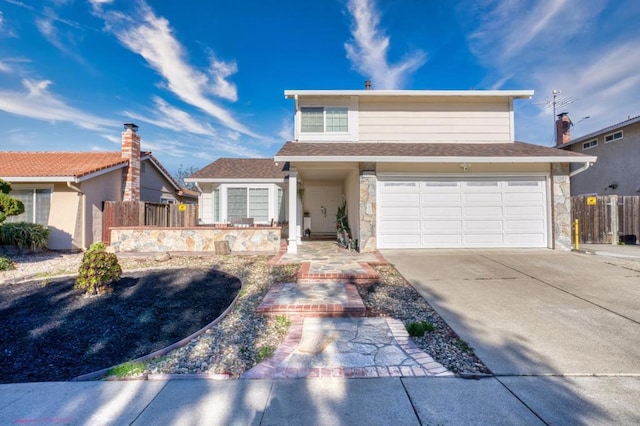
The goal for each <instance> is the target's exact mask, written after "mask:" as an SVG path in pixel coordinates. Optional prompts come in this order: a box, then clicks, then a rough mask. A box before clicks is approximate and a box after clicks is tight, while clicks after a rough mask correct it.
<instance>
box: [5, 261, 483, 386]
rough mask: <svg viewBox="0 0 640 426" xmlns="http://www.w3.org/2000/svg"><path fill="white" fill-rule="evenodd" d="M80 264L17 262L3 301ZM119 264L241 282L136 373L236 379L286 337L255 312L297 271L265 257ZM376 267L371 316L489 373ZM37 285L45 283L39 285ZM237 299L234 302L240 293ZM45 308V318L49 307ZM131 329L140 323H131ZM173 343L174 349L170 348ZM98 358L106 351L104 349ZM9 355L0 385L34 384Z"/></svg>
mask: <svg viewBox="0 0 640 426" xmlns="http://www.w3.org/2000/svg"><path fill="white" fill-rule="evenodd" d="M80 258H81V255H64V256H61V255H58V254H53V253H43V254H40V255H36V256H33V255H32V256H26V257H21V258H14V259H13V260H14V261H15V262H16V264H17V269H16V270H14V271H6V272H0V300H2V301H3V303H4V305H2V306H5V305H6V304H10V301H9V300H7V299H6V298H5V297H7V296H5V294H9V293H4V294H3V293H2V292H3V291H6V288H7V286H18V287H17V288H19V287H20V286H23V287H25V288H26V286H29V285H33V284H30V283H29V282H25V281H21V279H22V278H23V277H31V278H33V275H34V274H38V276H39V277H41V278H42V277H46V280H45V282H47V280H48V281H49V282H50V283H53V282H54V280H53V279H52V278H51V277H50V275H53V274H55V275H58V274H63V273H75V271H77V267H78V265H79V259H80ZM119 260H120V264H121V266H122V268H123V270H124V271H125V274H124V275H125V276H128V277H135V276H138V277H142V276H146V275H149V274H151V273H150V272H149V269H150V268H151V269H152V271H153V274H152V276H154V277H156V278H157V277H160V276H161V275H162V274H165V273H166V274H171V273H174V274H175V273H176V272H171V271H182V273H184V271H186V270H194V271H195V270H199V268H204V269H202V271H205V270H209V271H211V270H215V271H218V272H221V273H224V274H227V275H225V276H233V277H237V278H239V279H240V280H241V281H242V283H243V287H242V289H241V290H240V293H239V297H238V300H237V303H236V305H235V306H234V308H233V310H232V311H231V312H230V313H229V315H227V316H226V317H225V318H224V319H223V320H222V321H220V322H218V323H217V324H216V325H214V326H213V327H211V328H210V329H208V330H207V331H205V332H204V333H202V334H201V335H199V336H198V337H196V338H194V339H192V340H191V341H190V342H189V343H187V344H186V345H185V346H183V347H181V348H178V349H175V350H173V351H171V352H169V353H167V354H166V355H164V356H162V357H160V358H156V359H154V360H152V361H149V362H146V363H144V365H143V366H142V367H143V369H144V371H143V372H141V373H138V375H148V374H192V373H200V374H208V375H216V376H222V377H228V378H238V377H240V375H241V374H242V373H243V372H244V371H246V370H248V369H250V368H252V367H253V366H255V365H256V364H257V363H258V361H259V360H260V359H261V358H262V357H263V356H264V355H265V354H268V353H269V352H270V350H272V349H275V348H277V347H278V345H279V344H280V343H281V342H282V339H283V337H284V335H285V334H286V330H287V327H286V323H284V322H283V321H278V319H276V318H265V317H262V316H259V315H257V314H256V313H255V308H256V307H257V306H258V305H259V304H260V302H261V301H262V299H263V297H264V296H265V294H266V293H267V291H268V290H269V288H270V287H271V285H272V284H274V283H283V282H293V281H295V276H296V273H297V269H298V266H297V265H278V266H272V265H270V264H269V260H270V257H267V256H213V255H207V256H174V257H172V258H171V259H169V260H166V261H163V262H161V263H159V262H158V261H157V260H155V259H154V257H153V256H151V257H130V256H121V257H120V258H119ZM159 268H160V269H159ZM176 268H177V269H176ZM187 268H188V269H187ZM376 269H377V271H378V272H379V273H380V274H381V277H382V279H381V280H380V282H379V283H376V284H371V285H363V286H359V292H360V295H361V297H362V299H363V301H364V304H365V306H366V307H367V311H368V314H369V315H370V316H391V317H394V318H398V319H400V320H402V321H403V322H404V323H405V324H409V323H410V322H429V323H431V324H433V325H434V327H435V329H434V331H431V332H426V333H425V335H424V337H418V338H414V341H415V342H416V344H417V345H418V346H419V347H420V348H421V349H423V350H424V351H425V352H427V353H429V354H430V355H431V356H432V357H433V358H434V359H435V360H436V361H437V362H440V363H441V364H443V365H444V366H445V367H447V368H448V369H450V370H451V371H453V372H456V373H459V374H478V373H480V374H484V373H489V370H488V369H487V368H486V367H485V366H484V365H483V364H482V363H481V362H480V361H479V360H478V358H477V357H475V356H474V355H473V352H472V350H470V348H469V347H468V346H467V345H466V343H465V342H463V341H461V340H460V339H459V338H458V336H457V335H456V334H455V333H454V332H453V331H452V330H451V329H450V328H449V326H448V325H447V324H446V323H445V322H444V321H443V320H442V319H441V318H440V317H439V316H438V314H437V313H436V312H435V311H434V310H433V309H432V308H431V307H430V306H429V304H428V303H427V302H426V301H425V300H424V299H423V298H422V297H420V295H419V294H418V293H417V292H416V291H415V290H414V289H413V287H411V286H410V285H409V284H408V283H407V282H406V281H405V280H404V279H403V278H402V276H401V275H400V274H398V272H397V271H396V270H395V269H394V268H393V267H392V266H377V267H376ZM131 274H139V275H131ZM178 275H179V273H178ZM132 279H135V278H132ZM157 279H159V278H157ZM67 281H68V282H71V283H72V281H73V280H72V279H67ZM168 281H171V280H168ZM33 282H34V281H32V283H33ZM40 282H41V283H42V281H40ZM63 282H64V280H63ZM40 286H41V288H40V289H39V290H37V289H36V288H32V290H34V291H35V292H36V293H38V292H43V291H45V290H46V289H47V286H46V285H45V286H42V284H40ZM122 287H125V288H126V284H123V285H122ZM161 294H163V292H162V291H157V292H156V293H155V297H156V298H157V297H158V295H161ZM233 295H234V296H235V293H233ZM107 297H109V296H107ZM105 306H106V304H105ZM183 308H184V309H185V310H186V309H189V304H188V302H186V301H185V302H184V306H183ZM3 309H5V308H0V321H2V322H3V323H4V322H5V320H6V319H7V315H6V313H5V312H4V311H3ZM42 310H43V312H47V309H46V308H43V309H42ZM178 311H180V309H177V310H176V312H178ZM220 312H221V311H220ZM218 313H219V312H218ZM138 315H143V314H138ZM185 317H186V316H185ZM154 318H155V317H154ZM52 320H53V318H52ZM209 321H210V320H209ZM138 322H139V321H138ZM154 322H155V319H154ZM130 323H131V324H134V323H137V322H136V321H134V320H133V319H131V320H130ZM51 324H54V323H51ZM155 325H156V327H155V329H154V331H155V332H156V334H161V332H162V330H163V327H162V325H160V324H155ZM194 328H197V327H194ZM175 329H177V330H181V331H180V332H179V333H178V334H180V338H182V337H185V336H188V335H189V334H191V332H189V331H188V330H186V329H183V328H182V327H175ZM175 337H177V335H171V337H170V338H169V339H168V340H171V339H173V341H175V340H179V339H175ZM156 339H159V337H158V336H157V335H156V337H154V339H152V340H156ZM5 340H6V338H5V337H4V335H3V337H2V339H0V353H3V355H4V354H5V353H6V349H5V346H6V342H5ZM139 340H141V341H142V340H145V337H144V336H140V337H139ZM168 340H167V341H168ZM173 341H172V342H170V343H173ZM51 344H52V345H54V346H55V342H51ZM130 346H137V344H136V343H135V342H134V341H133V340H131V343H130ZM25 350H26V349H25ZM154 350H156V349H154ZM98 352H99V353H104V352H105V351H98ZM149 352H151V351H150V350H149V351H148V352H147V353H149ZM125 353H126V355H127V356H126V357H124V358H126V359H121V360H119V361H118V363H119V362H123V361H126V360H128V359H133V358H136V357H138V356H140V355H142V353H139V352H136V353H135V355H134V353H133V351H132V350H131V351H129V350H127V351H125ZM11 356H12V357H15V358H22V359H23V360H24V361H23V362H22V364H21V365H22V366H23V371H22V373H20V374H21V375H20V376H18V373H17V372H13V373H11V374H9V372H7V371H5V367H3V366H0V374H1V375H2V377H1V378H0V382H16V381H28V380H33V379H32V378H30V377H33V376H29V374H30V373H29V369H30V368H31V367H32V366H33V364H34V363H36V361H34V360H35V359H37V356H38V354H37V353H35V354H25V353H12V354H11ZM71 360H72V361H77V362H78V364H83V365H84V363H85V361H84V359H83V358H82V355H80V354H78V355H72V356H71ZM105 363H106V364H105ZM114 364H115V363H113V362H106V361H105V362H103V363H102V364H101V365H100V367H99V368H95V369H94V370H97V369H100V368H104V367H108V366H112V365H114ZM49 371H51V369H49ZM85 372H87V371H83V372H80V373H78V372H77V371H74V372H73V373H72V374H71V375H72V376H73V375H77V374H83V373H85ZM76 373H77V374H76ZM69 378H70V377H69V375H67V376H65V377H64V378H62V377H60V376H58V377H54V376H52V375H49V376H47V375H45V376H44V377H39V378H38V380H45V381H47V380H56V379H62V380H68V379H69Z"/></svg>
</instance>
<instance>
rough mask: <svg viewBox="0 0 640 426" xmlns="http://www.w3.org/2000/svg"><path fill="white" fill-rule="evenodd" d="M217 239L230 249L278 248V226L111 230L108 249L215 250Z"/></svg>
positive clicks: (239, 250)
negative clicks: (226, 243) (224, 242)
mask: <svg viewBox="0 0 640 426" xmlns="http://www.w3.org/2000/svg"><path fill="white" fill-rule="evenodd" d="M217 241H227V242H228V243H229V248H230V249H231V251H232V252H234V251H235V252H252V251H255V252H274V253H277V252H278V251H279V250H280V228H276V227H273V228H272V227H255V228H218V227H197V228H151V227H118V228H112V229H111V248H112V250H113V251H115V252H116V253H117V252H166V251H194V252H196V251H210V252H213V251H215V243H216V242H217Z"/></svg>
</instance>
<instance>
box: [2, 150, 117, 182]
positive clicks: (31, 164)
mask: <svg viewBox="0 0 640 426" xmlns="http://www.w3.org/2000/svg"><path fill="white" fill-rule="evenodd" d="M126 164H127V160H126V159H124V158H122V154H121V153H120V151H117V152H116V151H114V152H6V151H5V152H0V176H2V177H61V176H73V177H76V178H78V177H82V176H86V175H88V174H91V173H94V172H97V171H99V170H103V169H107V168H110V167H115V166H119V165H126Z"/></svg>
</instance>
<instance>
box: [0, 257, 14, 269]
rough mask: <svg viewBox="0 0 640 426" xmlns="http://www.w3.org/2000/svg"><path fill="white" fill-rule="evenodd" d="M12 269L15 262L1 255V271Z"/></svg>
mask: <svg viewBox="0 0 640 426" xmlns="http://www.w3.org/2000/svg"><path fill="white" fill-rule="evenodd" d="M10 269H15V264H14V263H13V261H12V260H11V259H9V258H6V257H3V256H0V271H8V270H10Z"/></svg>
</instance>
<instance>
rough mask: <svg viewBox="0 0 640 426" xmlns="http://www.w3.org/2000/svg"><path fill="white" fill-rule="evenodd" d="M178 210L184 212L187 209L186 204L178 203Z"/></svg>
mask: <svg viewBox="0 0 640 426" xmlns="http://www.w3.org/2000/svg"><path fill="white" fill-rule="evenodd" d="M178 211H179V212H186V211H187V205H186V204H178Z"/></svg>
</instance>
